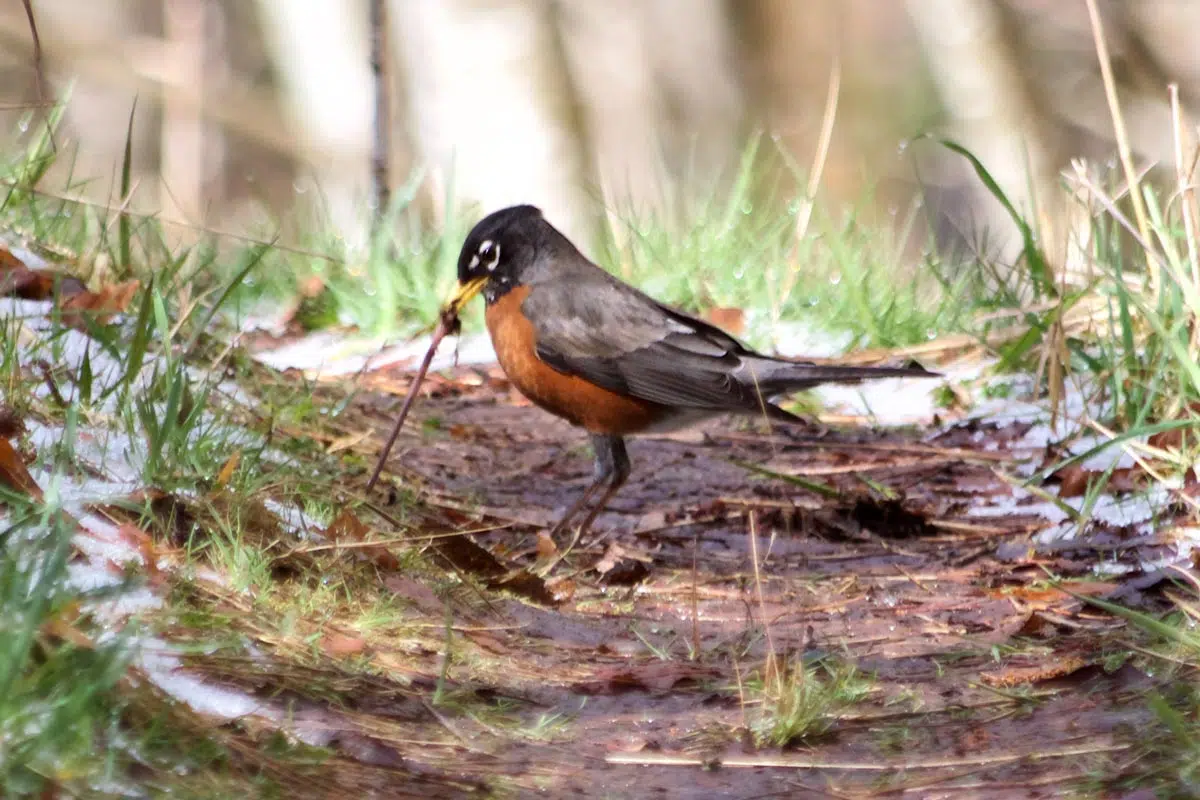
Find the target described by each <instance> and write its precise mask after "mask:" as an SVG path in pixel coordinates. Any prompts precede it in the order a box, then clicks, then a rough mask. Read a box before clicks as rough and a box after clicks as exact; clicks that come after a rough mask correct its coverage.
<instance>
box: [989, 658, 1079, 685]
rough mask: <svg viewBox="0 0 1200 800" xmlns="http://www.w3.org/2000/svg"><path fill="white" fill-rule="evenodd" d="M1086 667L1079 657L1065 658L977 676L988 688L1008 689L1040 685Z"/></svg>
mask: <svg viewBox="0 0 1200 800" xmlns="http://www.w3.org/2000/svg"><path fill="white" fill-rule="evenodd" d="M1086 666H1088V662H1087V661H1085V660H1084V659H1082V658H1080V657H1079V656H1067V657H1066V658H1063V659H1060V660H1058V661H1053V662H1050V663H1048V664H1040V665H1038V666H1033V667H1009V668H1006V669H1000V670H994V671H992V672H985V673H983V674H982V675H980V676H979V679H980V680H981V681H983V682H984V684H986V685H988V686H992V687H996V688H1009V687H1012V686H1021V685H1023V684H1027V683H1042V682H1044V681H1050V680H1054V679H1055V678H1065V677H1066V676H1068V675H1071V674H1073V673H1075V672H1078V671H1079V670H1081V669H1083V668H1084V667H1086Z"/></svg>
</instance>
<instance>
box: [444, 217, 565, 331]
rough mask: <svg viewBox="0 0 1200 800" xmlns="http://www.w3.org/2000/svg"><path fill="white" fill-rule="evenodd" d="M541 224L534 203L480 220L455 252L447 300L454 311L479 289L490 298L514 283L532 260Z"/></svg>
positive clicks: (459, 310)
mask: <svg viewBox="0 0 1200 800" xmlns="http://www.w3.org/2000/svg"><path fill="white" fill-rule="evenodd" d="M545 226H546V222H545V220H544V219H543V217H542V212H541V210H540V209H539V208H537V207H536V206H512V207H510V208H505V209H501V210H500V211H496V212H493V213H491V214H488V215H487V216H486V217H484V218H483V219H482V220H480V221H479V222H478V223H477V224H476V225H475V227H474V228H472V229H471V232H470V233H469V234H467V239H466V241H465V242H463V247H462V252H461V253H459V255H458V288H457V289H456V290H455V292H454V296H453V297H452V298H451V299H450V308H451V309H452V310H453V311H454V313H455V314H458V313H460V312H461V311H462V309H463V307H464V306H466V304H467V303H468V302H470V300H471V299H472V298H473V297H475V295H477V294H479V293H480V292H481V291H485V290H486V291H485V293H486V294H487V296H488V297H489V300H490V299H491V298H494V297H496V296H498V295H500V294H503V293H504V292H505V291H507V289H509V288H511V287H513V286H516V285H518V284H519V283H520V279H521V272H522V271H523V270H524V269H525V268H526V267H528V266H529V265H531V264H532V263H533V262H534V259H535V256H536V247H537V242H538V239H539V236H540V235H541V234H542V229H543V227H545Z"/></svg>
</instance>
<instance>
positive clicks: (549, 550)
mask: <svg viewBox="0 0 1200 800" xmlns="http://www.w3.org/2000/svg"><path fill="white" fill-rule="evenodd" d="M557 554H558V545H557V544H555V543H554V539H553V538H551V537H550V535H549V534H548V533H546V532H545V531H538V535H537V559H538V561H549V560H550V559H552V558H554V556H555V555H557Z"/></svg>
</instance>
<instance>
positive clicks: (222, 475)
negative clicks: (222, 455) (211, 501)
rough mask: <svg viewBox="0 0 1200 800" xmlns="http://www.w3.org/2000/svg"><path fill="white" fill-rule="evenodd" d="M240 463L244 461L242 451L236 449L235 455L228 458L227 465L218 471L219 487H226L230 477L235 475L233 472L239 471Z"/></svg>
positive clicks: (217, 484)
mask: <svg viewBox="0 0 1200 800" xmlns="http://www.w3.org/2000/svg"><path fill="white" fill-rule="evenodd" d="M240 463H242V451H241V450H234V451H233V455H231V456H230V457H229V458H228V459H226V461H225V465H224V466H222V467H221V471H220V472H218V473H217V480H216V486H217V488H218V489H222V488H224V487H225V485H226V484H227V483H229V480H230V478H232V477H233V473H235V472H237V468H238V464H240Z"/></svg>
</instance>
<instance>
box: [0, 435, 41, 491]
mask: <svg viewBox="0 0 1200 800" xmlns="http://www.w3.org/2000/svg"><path fill="white" fill-rule="evenodd" d="M0 484H3V485H4V486H7V487H8V488H9V489H12V490H13V491H14V492H17V493H18V494H23V495H28V496H29V497H32V498H33V499H34V500H37V501H39V502H40V501H41V499H42V490H41V488H40V487H39V486H38V485H37V481H35V480H34V479H33V476H32V475H30V474H29V470H28V469H26V468H25V462H24V461H22V460H21V456H20V454H19V453H18V452H17V451H16V449H15V448H14V447H13V446H12V443H11V442H9V441H8V439H0Z"/></svg>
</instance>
